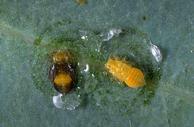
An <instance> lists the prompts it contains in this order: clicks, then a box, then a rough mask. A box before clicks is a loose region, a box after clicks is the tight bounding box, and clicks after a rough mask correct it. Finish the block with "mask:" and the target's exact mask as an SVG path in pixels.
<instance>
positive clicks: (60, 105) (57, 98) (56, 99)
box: [53, 94, 64, 108]
mask: <svg viewBox="0 0 194 127" xmlns="http://www.w3.org/2000/svg"><path fill="white" fill-rule="evenodd" d="M62 96H63V95H62V94H58V95H57V96H53V104H54V105H55V107H56V108H63V104H64V103H63V101H62V99H61V97H62Z"/></svg>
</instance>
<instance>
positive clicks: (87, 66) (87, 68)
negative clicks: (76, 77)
mask: <svg viewBox="0 0 194 127" xmlns="http://www.w3.org/2000/svg"><path fill="white" fill-rule="evenodd" d="M89 69H90V67H89V65H88V64H86V68H85V69H84V72H88V71H89Z"/></svg>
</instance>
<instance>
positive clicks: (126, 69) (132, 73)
mask: <svg viewBox="0 0 194 127" xmlns="http://www.w3.org/2000/svg"><path fill="white" fill-rule="evenodd" d="M105 67H106V68H107V69H108V71H109V72H110V73H111V74H112V75H113V76H114V77H116V78H117V79H118V80H119V81H121V82H124V83H126V85H127V86H129V87H131V88H138V87H141V86H144V85H145V78H144V74H143V72H142V71H141V70H140V69H138V68H136V67H133V66H132V65H131V64H128V63H127V62H126V61H124V60H123V61H122V60H119V59H117V58H115V59H113V58H109V59H108V61H107V63H106V64H105Z"/></svg>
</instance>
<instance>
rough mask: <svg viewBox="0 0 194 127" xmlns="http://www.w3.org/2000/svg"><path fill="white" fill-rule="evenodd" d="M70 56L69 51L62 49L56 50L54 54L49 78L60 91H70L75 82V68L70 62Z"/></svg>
mask: <svg viewBox="0 0 194 127" xmlns="http://www.w3.org/2000/svg"><path fill="white" fill-rule="evenodd" d="M70 57H71V56H70V54H69V53H68V52H62V51H58V52H55V53H54V54H53V56H52V66H51V67H50V71H49V78H50V80H51V82H52V83H53V86H54V88H55V89H56V90H57V91H58V92H60V93H67V92H69V91H70V90H71V89H72V88H73V86H74V84H75V71H74V70H75V68H74V67H73V66H72V64H71V62H70Z"/></svg>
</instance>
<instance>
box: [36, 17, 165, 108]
mask: <svg viewBox="0 0 194 127" xmlns="http://www.w3.org/2000/svg"><path fill="white" fill-rule="evenodd" d="M34 43H35V45H36V50H35V51H36V54H37V55H36V56H35V58H34V59H35V63H34V67H33V68H34V73H33V77H34V81H35V84H36V87H37V88H38V89H40V90H41V91H42V92H43V93H44V94H46V95H47V96H50V97H51V98H52V100H53V103H54V105H55V106H56V107H57V108H61V109H66V110H74V109H76V108H78V107H80V106H81V105H85V104H87V103H94V104H95V105H96V106H108V102H116V101H117V99H115V100H114V98H117V97H119V96H120V94H119V92H118V91H120V92H122V89H126V86H125V85H124V84H123V83H121V82H119V81H118V80H116V79H115V78H114V77H111V75H110V74H108V72H107V70H106V69H105V67H104V64H105V63H106V61H107V59H108V58H109V57H111V56H115V57H119V58H121V59H125V60H127V61H129V62H130V63H132V64H133V65H134V66H136V67H138V68H140V69H141V70H143V72H144V74H145V78H146V86H145V87H143V88H139V89H131V88H128V90H129V91H130V94H127V93H126V95H127V96H126V97H128V100H127V102H121V104H122V103H129V104H134V103H136V100H137V98H140V102H141V103H144V104H147V103H149V102H150V100H151V98H152V96H153V95H154V93H155V90H156V88H157V81H158V80H159V78H160V71H161V70H160V63H161V61H162V54H161V52H160V50H159V48H158V47H157V46H156V45H154V43H153V42H151V40H150V39H149V38H148V37H147V36H146V35H145V34H144V33H141V32H139V31H138V30H136V29H134V28H127V29H122V28H110V29H107V30H102V31H95V30H87V29H84V28H81V27H80V26H79V25H77V26H76V25H74V24H73V23H70V22H67V21H65V22H60V23H56V24H53V25H52V26H50V28H48V29H46V30H44V31H43V32H42V33H41V34H40V35H39V36H37V39H36V40H35V42H34ZM58 50H69V51H71V52H72V53H73V54H74V55H73V56H74V57H75V61H74V62H75V63H76V65H77V68H76V72H77V74H78V75H77V79H78V83H77V84H76V87H75V89H74V90H72V91H71V92H70V93H67V94H61V93H57V92H56V90H55V89H54V88H53V85H52V83H51V82H50V81H49V79H48V70H49V67H50V66H51V64H52V63H51V61H50V57H51V55H50V54H52V52H54V51H58ZM115 90H116V93H117V94H113V95H112V94H111V95H110V94H109V93H107V91H110V93H111V92H113V91H115ZM122 96H124V95H122ZM122 96H120V97H122ZM86 100H87V101H86ZM88 101H90V102H88ZM138 103H139V102H138Z"/></svg>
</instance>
